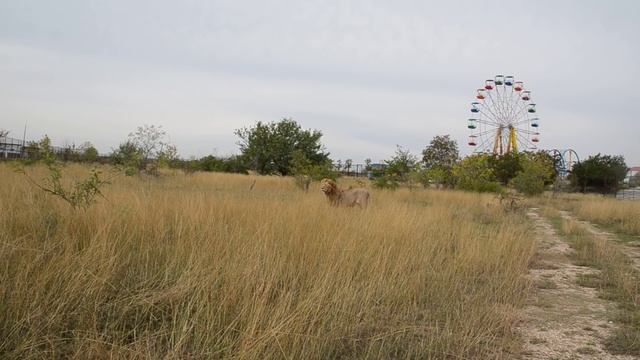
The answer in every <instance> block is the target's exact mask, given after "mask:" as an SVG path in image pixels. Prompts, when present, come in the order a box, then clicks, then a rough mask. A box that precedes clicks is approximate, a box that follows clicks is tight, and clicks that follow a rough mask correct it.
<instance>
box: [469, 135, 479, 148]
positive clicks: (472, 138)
mask: <svg viewBox="0 0 640 360" xmlns="http://www.w3.org/2000/svg"><path fill="white" fill-rule="evenodd" d="M476 145H478V144H477V143H476V136H475V135H471V136H469V146H476Z"/></svg>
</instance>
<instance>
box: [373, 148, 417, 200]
mask: <svg viewBox="0 0 640 360" xmlns="http://www.w3.org/2000/svg"><path fill="white" fill-rule="evenodd" d="M384 163H385V168H384V172H383V175H382V176H379V177H376V179H375V181H374V186H376V187H379V188H388V189H395V188H397V187H398V186H400V184H403V183H404V184H408V185H411V183H410V182H411V181H412V180H413V179H414V178H415V176H413V175H412V174H413V173H414V172H416V171H417V170H418V169H419V164H418V158H417V157H416V156H415V155H413V154H411V152H410V151H409V150H407V149H404V148H403V147H402V146H400V145H397V148H396V152H395V154H394V155H393V156H392V157H391V159H389V160H385V161H384Z"/></svg>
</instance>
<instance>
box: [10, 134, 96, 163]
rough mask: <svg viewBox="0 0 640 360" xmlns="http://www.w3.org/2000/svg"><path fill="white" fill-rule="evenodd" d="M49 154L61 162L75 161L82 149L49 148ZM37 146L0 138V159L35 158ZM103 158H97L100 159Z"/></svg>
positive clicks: (17, 140)
mask: <svg viewBox="0 0 640 360" xmlns="http://www.w3.org/2000/svg"><path fill="white" fill-rule="evenodd" d="M50 148H51V152H53V153H54V154H55V155H56V156H57V157H59V158H60V159H62V160H65V161H66V160H77V159H79V158H80V157H81V154H82V149H80V148H78V147H76V146H74V145H70V146H51V147H50ZM37 154H38V149H37V145H36V143H35V142H33V141H25V140H21V139H15V138H10V137H8V136H0V159H22V158H34V157H35V158H37V157H38V155H37ZM101 157H103V156H99V158H101Z"/></svg>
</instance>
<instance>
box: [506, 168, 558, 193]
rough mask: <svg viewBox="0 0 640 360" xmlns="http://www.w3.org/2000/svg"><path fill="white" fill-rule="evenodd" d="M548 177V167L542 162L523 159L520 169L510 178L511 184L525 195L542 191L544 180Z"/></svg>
mask: <svg viewBox="0 0 640 360" xmlns="http://www.w3.org/2000/svg"><path fill="white" fill-rule="evenodd" d="M548 177H549V174H548V169H547V168H546V167H545V166H544V164H542V163H540V162H538V161H535V160H528V159H525V160H524V161H522V170H521V171H519V172H518V174H517V175H516V176H515V177H514V178H513V179H512V180H511V185H512V186H513V187H514V188H515V189H516V190H518V192H520V193H523V194H525V195H529V196H533V195H539V194H542V193H543V192H544V184H545V180H546V179H547V178H548Z"/></svg>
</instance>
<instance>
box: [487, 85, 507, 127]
mask: <svg viewBox="0 0 640 360" xmlns="http://www.w3.org/2000/svg"><path fill="white" fill-rule="evenodd" d="M489 97H490V98H491V101H492V103H493V104H492V105H493V106H492V108H493V111H494V112H495V113H497V114H499V115H500V116H499V118H500V119H501V122H502V123H504V122H505V121H506V119H507V114H506V113H505V112H504V107H503V105H502V102H503V101H504V100H503V99H502V94H501V93H500V90H499V87H496V93H495V96H492V95H491V92H489Z"/></svg>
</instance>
